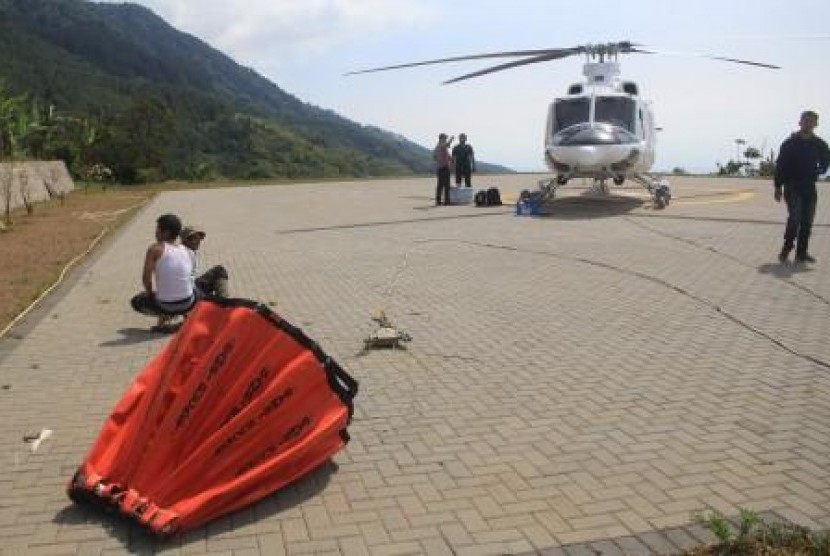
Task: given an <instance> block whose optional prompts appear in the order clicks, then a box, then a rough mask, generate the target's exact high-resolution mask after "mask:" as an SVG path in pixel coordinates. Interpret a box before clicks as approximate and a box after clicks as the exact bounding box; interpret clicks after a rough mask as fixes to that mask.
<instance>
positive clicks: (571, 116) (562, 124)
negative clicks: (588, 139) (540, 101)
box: [553, 98, 591, 133]
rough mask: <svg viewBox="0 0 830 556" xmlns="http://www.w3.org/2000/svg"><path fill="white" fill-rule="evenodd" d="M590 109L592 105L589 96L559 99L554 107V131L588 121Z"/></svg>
mask: <svg viewBox="0 0 830 556" xmlns="http://www.w3.org/2000/svg"><path fill="white" fill-rule="evenodd" d="M590 111H591V106H590V103H589V102H588V99H587V98H569V99H561V100H557V101H556V103H555V104H554V107H553V114H554V121H553V132H554V133H556V132H558V131H562V130H563V129H567V128H569V127H571V126H574V125H577V124H584V123H586V122H588V120H589V118H590Z"/></svg>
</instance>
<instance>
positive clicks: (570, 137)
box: [545, 62, 656, 183]
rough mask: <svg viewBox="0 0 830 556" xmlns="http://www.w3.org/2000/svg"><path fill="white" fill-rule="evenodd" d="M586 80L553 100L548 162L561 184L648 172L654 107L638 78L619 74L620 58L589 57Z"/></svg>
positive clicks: (618, 178)
mask: <svg viewBox="0 0 830 556" xmlns="http://www.w3.org/2000/svg"><path fill="white" fill-rule="evenodd" d="M584 73H585V76H586V78H587V80H586V81H585V82H584V83H580V84H575V85H572V86H571V87H569V89H568V94H567V95H566V96H562V97H558V98H556V99H554V101H553V102H552V103H551V105H550V108H549V110H548V118H547V125H546V126H545V163H546V164H547V166H548V168H549V169H550V170H551V171H552V172H554V173H555V174H556V175H557V179H558V181H560V183H564V182H567V181H568V180H570V179H571V178H575V177H588V178H594V179H597V180H606V179H614V180H615V181H616V182H617V183H622V182H623V181H624V180H625V179H626V177H628V176H634V175H638V174H645V173H646V172H648V170H649V169H650V168H651V167H652V165H653V164H654V157H655V147H656V128H655V126H654V117H653V114H652V111H651V106H650V104H649V103H648V102H646V101H645V100H643V99H642V97H640V95H639V88H638V87H637V85H636V84H635V83H633V82H628V81H622V80H620V79H619V64H618V63H617V62H588V63H586V64H585V69H584Z"/></svg>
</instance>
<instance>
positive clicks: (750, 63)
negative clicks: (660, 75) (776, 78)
mask: <svg viewBox="0 0 830 556" xmlns="http://www.w3.org/2000/svg"><path fill="white" fill-rule="evenodd" d="M630 52H635V53H637V54H663V55H667V56H694V57H696V58H707V59H709V60H720V61H721V62H732V63H735V64H744V65H747V66H755V67H759V68H767V69H781V66H775V65H772V64H765V63H763V62H753V61H751V60H740V59H738V58H727V57H725V56H711V55H709V54H697V53H694V52H658V51H655V50H643V49H641V48H636V47H633V48H631V50H630Z"/></svg>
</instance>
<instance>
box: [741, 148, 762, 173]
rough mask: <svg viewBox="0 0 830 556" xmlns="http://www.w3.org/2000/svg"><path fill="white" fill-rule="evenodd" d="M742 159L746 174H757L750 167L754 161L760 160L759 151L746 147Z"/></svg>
mask: <svg viewBox="0 0 830 556" xmlns="http://www.w3.org/2000/svg"><path fill="white" fill-rule="evenodd" d="M744 158H745V159H746V162H745V163H744V164H745V165H746V170H747V174H756V173H757V172H756V171H755V169H754V168H753V167H752V164H753V162H754V161H755V160H757V159H759V158H761V151H759V150H758V149H756V148H755V147H747V149H746V150H745V151H744Z"/></svg>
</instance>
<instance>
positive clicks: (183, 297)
mask: <svg viewBox="0 0 830 556" xmlns="http://www.w3.org/2000/svg"><path fill="white" fill-rule="evenodd" d="M181 231H182V222H181V220H179V217H178V216H176V215H175V214H165V215H162V216H160V217H159V218H158V219H157V220H156V243H153V244H152V245H150V247H148V248H147V254H146V256H145V257H144V267H143V269H142V272H141V283H142V284H143V285H144V291H143V292H142V293H140V294H138V295H136V296H135V297H133V298H132V300H131V301H130V304H131V305H132V306H133V309H135V310H136V311H138V312H139V313H142V314H145V315H153V316H157V317H158V319H159V320H158V324H157V325H156V326H154V327H153V330H157V331H162V332H166V331H170V330H171V327H170V324H171V322H172V320H173V319H174V318H175V317H176V316H177V315H184V314H185V313H187V312H188V311H189V310H190V309H192V308H193V305H194V304H195V303H196V297H195V295H194V292H193V281H192V278H191V275H192V273H193V260H192V258H191V256H190V253H189V252H188V250H187V248H186V247H184V246H183V245H180V244H178V243H176V238H177V237H178V236H179V234H180V233H181ZM154 281H155V289H154V288H153V285H154V284H153V282H154Z"/></svg>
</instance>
